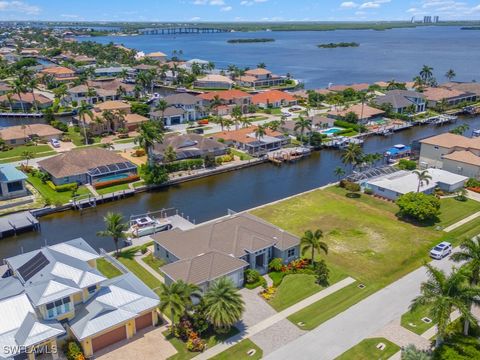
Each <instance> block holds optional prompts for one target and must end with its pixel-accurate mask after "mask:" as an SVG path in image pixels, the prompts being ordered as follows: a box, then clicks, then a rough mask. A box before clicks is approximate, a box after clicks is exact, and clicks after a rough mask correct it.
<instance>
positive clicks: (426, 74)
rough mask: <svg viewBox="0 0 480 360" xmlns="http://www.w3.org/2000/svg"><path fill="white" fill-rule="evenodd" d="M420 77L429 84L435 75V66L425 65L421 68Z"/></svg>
mask: <svg viewBox="0 0 480 360" xmlns="http://www.w3.org/2000/svg"><path fill="white" fill-rule="evenodd" d="M420 77H421V79H422V81H423V83H424V84H428V83H429V82H430V80H431V79H432V77H433V68H432V67H430V66H428V65H423V67H422V70H420Z"/></svg>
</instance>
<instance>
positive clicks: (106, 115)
mask: <svg viewBox="0 0 480 360" xmlns="http://www.w3.org/2000/svg"><path fill="white" fill-rule="evenodd" d="M115 118H116V116H115V114H114V113H113V111H112V110H104V111H103V112H102V119H101V120H102V122H104V121H105V122H106V123H107V128H108V132H113V129H114V128H115V125H114V123H115Z"/></svg>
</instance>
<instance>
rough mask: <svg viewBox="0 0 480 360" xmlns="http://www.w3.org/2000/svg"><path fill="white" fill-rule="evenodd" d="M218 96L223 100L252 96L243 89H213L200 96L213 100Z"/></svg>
mask: <svg viewBox="0 0 480 360" xmlns="http://www.w3.org/2000/svg"><path fill="white" fill-rule="evenodd" d="M215 96H218V97H219V98H220V99H221V100H233V99H244V98H248V97H252V95H250V94H249V93H246V92H244V91H241V90H236V89H232V90H225V91H211V92H208V93H204V94H200V95H198V97H199V98H200V99H203V100H208V101H211V100H213V99H214V98H215Z"/></svg>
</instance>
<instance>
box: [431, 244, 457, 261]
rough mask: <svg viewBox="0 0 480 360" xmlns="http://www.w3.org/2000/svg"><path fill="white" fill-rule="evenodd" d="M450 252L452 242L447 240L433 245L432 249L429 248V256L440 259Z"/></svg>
mask: <svg viewBox="0 0 480 360" xmlns="http://www.w3.org/2000/svg"><path fill="white" fill-rule="evenodd" d="M451 253H452V244H450V243H449V242H447V241H443V242H441V243H440V244H438V245H437V246H435V247H434V248H433V249H432V250H430V257H431V258H434V259H437V260H441V259H443V258H444V257H445V256H448V255H450V254H451Z"/></svg>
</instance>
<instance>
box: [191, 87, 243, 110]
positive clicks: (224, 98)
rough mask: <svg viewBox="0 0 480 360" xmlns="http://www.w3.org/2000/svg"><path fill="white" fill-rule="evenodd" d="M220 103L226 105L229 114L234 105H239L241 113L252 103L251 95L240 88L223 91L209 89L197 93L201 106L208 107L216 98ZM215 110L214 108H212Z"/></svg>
mask: <svg viewBox="0 0 480 360" xmlns="http://www.w3.org/2000/svg"><path fill="white" fill-rule="evenodd" d="M217 97H218V99H219V100H220V103H221V104H222V105H224V106H226V107H227V108H226V113H227V114H230V113H231V111H232V109H233V108H234V107H235V106H237V105H238V106H240V107H241V108H242V110H243V113H244V114H246V113H247V112H248V108H249V106H250V105H251V104H252V95H251V94H249V93H246V92H244V91H241V90H236V89H233V90H224V91H211V92H208V93H203V94H200V95H197V98H199V99H200V100H201V104H202V106H203V107H205V108H208V107H209V105H210V104H211V102H212V101H213V100H214V99H215V98H217ZM214 111H215V110H214Z"/></svg>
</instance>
